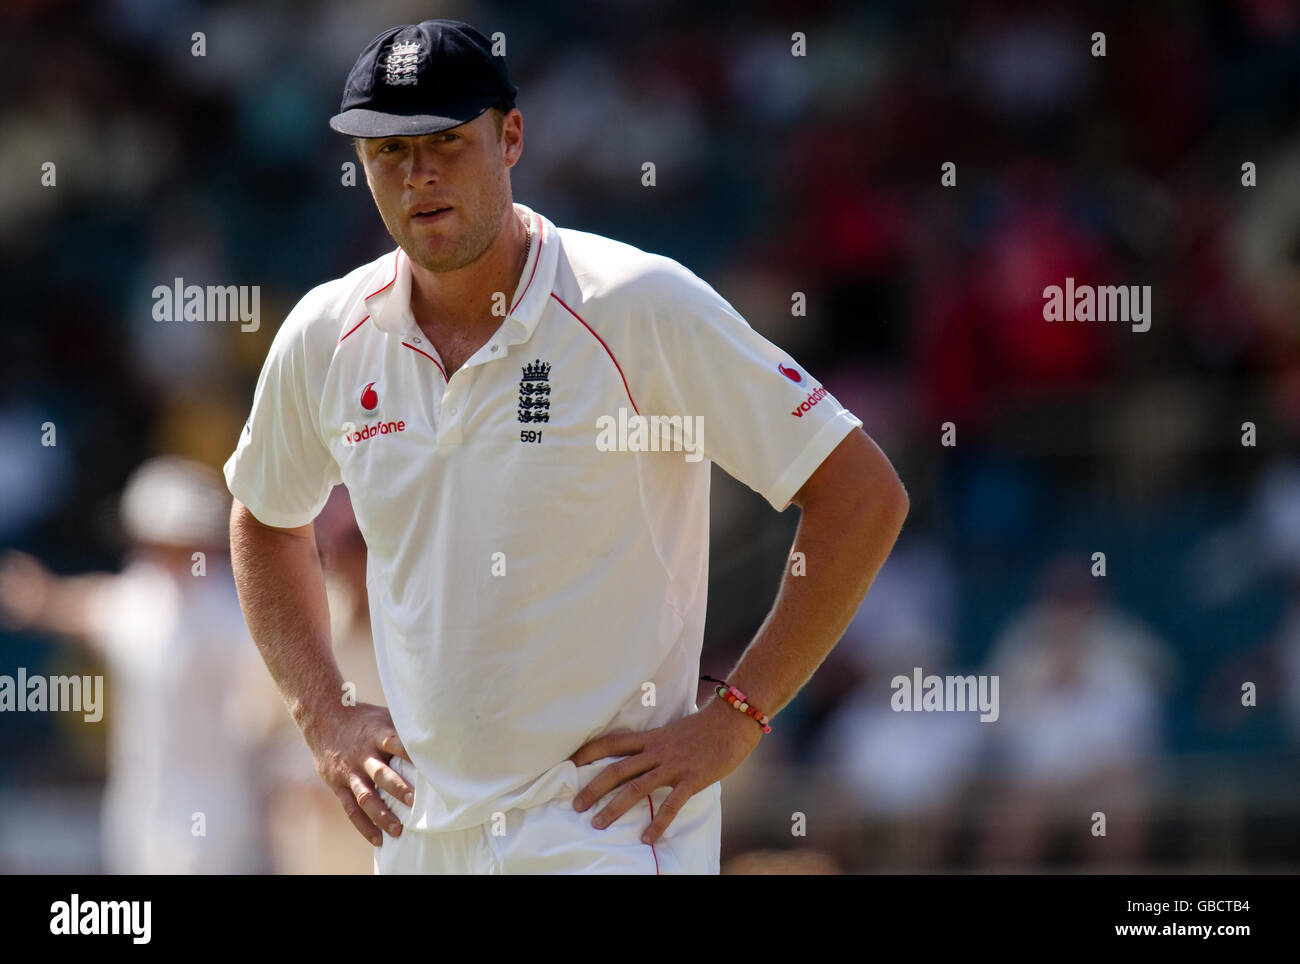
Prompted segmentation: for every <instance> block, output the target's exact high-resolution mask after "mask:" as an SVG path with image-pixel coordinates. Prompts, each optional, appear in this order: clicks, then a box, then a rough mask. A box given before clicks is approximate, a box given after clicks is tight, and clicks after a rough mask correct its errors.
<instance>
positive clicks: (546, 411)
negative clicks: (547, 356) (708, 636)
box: [519, 358, 551, 422]
mask: <svg viewBox="0 0 1300 964" xmlns="http://www.w3.org/2000/svg"><path fill="white" fill-rule="evenodd" d="M521 370H522V371H523V373H524V377H523V378H521V379H519V421H521V422H549V421H550V420H551V383H550V382H549V381H547V379H548V378H550V377H551V363H550V362H544V361H542V360H541V359H540V358H539V359H537V360H536V361H534V362H533V363H532V364H530V365H525V366H524V367H523V368H522V369H521Z"/></svg>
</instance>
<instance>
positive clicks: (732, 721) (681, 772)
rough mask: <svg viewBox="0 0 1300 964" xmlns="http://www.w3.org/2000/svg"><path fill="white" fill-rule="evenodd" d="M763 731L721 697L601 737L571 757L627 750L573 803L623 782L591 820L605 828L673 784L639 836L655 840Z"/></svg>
mask: <svg viewBox="0 0 1300 964" xmlns="http://www.w3.org/2000/svg"><path fill="white" fill-rule="evenodd" d="M762 736H763V731H762V730H761V729H760V728H759V726H758V724H757V723H755V722H754V721H753V720H752V719H751V718H750V717H748V716H746V715H745V714H743V713H739V712H737V711H736V710H734V709H732V708H731V707H730V706H728V705H727V704H726V703H724V702H722V701H720V700H710V701H709V702H708V703H707V704H705V706H704V708H703V709H701V710H700V711H699V712H698V713H692V714H691V715H690V716H686V717H683V718H682V719H680V720H675V721H674V722H672V723H669V724H667V725H665V726H661V727H658V728H656V729H653V730H647V731H645V732H644V733H611V734H608V735H606V736H601V737H597V738H596V739H594V740H592V741H591V742H590V743H586V744H584V745H583V746H581V747H579V748H578V750H577V752H576V753H574V754H573V756H571V757H569V759H570V760H572V761H573V762H574V763H575V764H577V765H578V766H585V765H586V764H588V763H591V762H593V761H595V760H599V759H601V758H602V757H609V756H624V755H625V754H627V756H625V758H624V759H622V760H619V761H617V762H616V763H612V764H610V765H609V766H607V767H606V768H605V769H604V770H602V771H600V773H599V774H598V775H597V777H596V778H595V779H594V780H592V781H591V782H590V783H589V784H587V785H586V786H585V787H583V788H582V790H581V791H580V792H579V793H578V794H577V796H575V797H574V798H573V809H575V810H579V811H581V810H585V809H587V807H589V806H591V805H592V804H593V803H595V802H596V801H597V800H599V799H601V798H602V797H603V796H604V795H605V794H607V793H609V792H610V791H611V790H613V789H614V788H615V787H619V786H622V788H623V791H622V792H621V793H619V794H618V795H617V796H615V797H614V799H612V800H611V801H610V802H609V803H608V804H607V805H606V807H605V808H604V809H603V810H601V811H600V813H599V814H597V815H596V818H595V819H594V820H593V821H592V825H593V826H595V827H596V828H598V829H604V828H605V827H608V826H609V825H610V824H612V823H613V822H614V821H615V820H617V819H618V818H619V817H621V816H622V815H623V814H625V813H627V811H628V810H630V809H632V807H633V806H635V805H636V803H637V802H638V801H639V800H641V799H642V798H643V797H645V796H647V795H648V794H650V793H651V791H653V790H657V789H658V788H660V787H672V788H673V792H672V793H670V794H669V795H668V797H667V799H665V800H664V802H663V803H662V804H660V806H659V808H658V809H657V810H656V811H655V814H654V820H653V821H652V822H651V823H650V826H649V827H648V828H647V829H646V832H645V834H644V835H643V836H642V838H641V839H642V840H643V841H644V842H645V843H648V844H653V843H654V842H655V841H656V840H658V839H659V838H660V837H661V836H663V833H664V831H665V830H667V829H668V825H669V824H671V823H672V822H673V819H674V818H675V817H676V816H677V814H678V812H679V811H680V810H681V809H682V806H683V805H684V804H685V803H686V801H687V800H689V799H690V798H691V797H693V796H694V795H695V794H697V793H699V792H700V791H701V790H703V789H704V788H705V787H709V786H712V785H713V784H714V783H716V782H717V781H719V780H721V779H722V778H723V777H725V776H726V775H727V774H729V773H731V771H733V770H735V769H736V767H738V766H740V764H741V763H743V762H744V761H745V758H746V757H748V756H749V754H750V753H752V752H753V750H754V747H756V746H758V741H759V740H760V739H761V738H762Z"/></svg>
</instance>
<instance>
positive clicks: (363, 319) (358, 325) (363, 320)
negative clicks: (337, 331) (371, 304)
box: [336, 315, 370, 345]
mask: <svg viewBox="0 0 1300 964" xmlns="http://www.w3.org/2000/svg"><path fill="white" fill-rule="evenodd" d="M369 320H370V316H369V315H366V317H364V318H362V319H361V320H360V321H358V322H357V323H356V324H355V325H353V326H352V327H351V328H349V329H348V330H347V331H346V332H344V333H343V338H346V337H347V336H348V335H350V334H352V333H353V332H354V331H356V330H357V329H358V328H360V327H361V326H362V325H364V324H365V323H366V322H367V321H369ZM343 338H340V339H339V340H338V342H337V343H336V344H339V345H341V344H343Z"/></svg>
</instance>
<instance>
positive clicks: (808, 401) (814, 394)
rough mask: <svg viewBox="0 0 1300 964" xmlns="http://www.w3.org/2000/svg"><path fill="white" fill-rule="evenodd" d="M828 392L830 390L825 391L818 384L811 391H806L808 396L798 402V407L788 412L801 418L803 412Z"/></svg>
mask: <svg viewBox="0 0 1300 964" xmlns="http://www.w3.org/2000/svg"><path fill="white" fill-rule="evenodd" d="M829 394H830V392H828V391H826V389H825V388H824V387H823V386H821V385H818V386H817V387H816V388H814V389H813V390H812V391H811V392H809V393H808V397H807V398H805V399H804V400H803V401H802V402H800V403H799V407H798V408H796V409H795V410H794V411H793V412H791V413H790V414H791V415H793V416H794V417H795V418H803V413H804V412H807V411H810V410H811V409H812V407H813V406H814V405H816V404H817V403H818V402H820V401H821V400H822V399H823V398H825V397H826V396H827V395H829Z"/></svg>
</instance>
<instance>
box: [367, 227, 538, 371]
mask: <svg viewBox="0 0 1300 964" xmlns="http://www.w3.org/2000/svg"><path fill="white" fill-rule="evenodd" d="M515 211H516V212H518V214H519V216H520V217H522V218H525V219H527V220H528V221H530V222H531V223H532V226H533V243H532V247H531V249H530V250H529V252H528V260H527V261H525V262H524V270H523V272H522V273H521V274H520V276H519V284H518V285H517V286H516V287H515V292H514V295H513V297H512V298H511V304H512V305H513V306H514V307H513V308H512V309H511V311H510V312H509V314H508V315H507V316H506V324H507V325H509V326H510V336H509V344H512V345H516V344H519V343H521V342H525V341H528V339H530V338H531V337H532V336H533V331H534V329H536V328H537V322H538V321H539V320H540V319H541V317H542V310H543V309H544V308H545V307H546V302H547V299H548V298H549V297H550V294H551V288H552V287H553V286H554V283H555V270H556V266H557V264H558V263H559V254H560V251H559V249H560V239H559V232H558V231H557V230H556V228H555V225H554V224H552V223H551V222H550V221H549V220H547V219H546V218H545V217H543V216H542V215H540V214H538V213H537V212H536V211H533V210H532V209H531V208H528V207H526V206H525V205H523V204H515ZM394 264H395V267H393V268H390V269H389V274H388V278H390V279H391V280H389V281H388V283H387V284H386V285H384V287H382V288H380V289H379V290H377V291H375V292H373V293H372V294H370V295H368V296H367V297H366V299H365V301H366V306H367V307H368V308H369V309H370V320H371V322H372V323H373V324H374V326H375V327H376V328H378V329H379V330H380V331H384V332H389V333H391V334H397V335H404V334H406V333H407V332H408V331H409V330H410V329H412V328H414V327H415V317H414V316H413V315H412V314H411V263H410V261H409V259H408V258H407V256H406V252H405V251H403V250H402V249H401V248H398V249H397V251H396V254H395V257H394Z"/></svg>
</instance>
